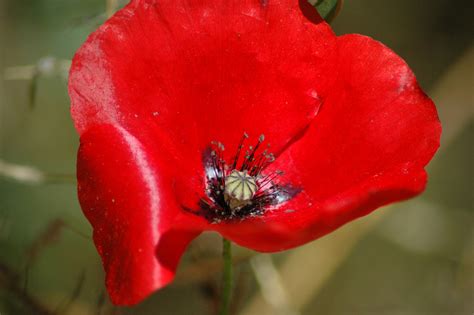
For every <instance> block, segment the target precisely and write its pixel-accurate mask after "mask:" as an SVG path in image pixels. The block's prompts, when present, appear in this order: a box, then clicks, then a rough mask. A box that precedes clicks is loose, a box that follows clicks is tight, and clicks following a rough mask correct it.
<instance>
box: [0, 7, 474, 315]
mask: <svg viewBox="0 0 474 315" xmlns="http://www.w3.org/2000/svg"><path fill="white" fill-rule="evenodd" d="M114 2H115V1H113V0H0V314H2V315H7V314H8V315H13V314H41V312H43V314H176V315H180V314H215V309H216V303H217V301H218V287H219V280H220V270H221V265H220V263H221V262H220V249H221V245H220V240H219V238H218V237H217V236H216V235H213V234H205V235H203V236H202V237H200V238H199V239H198V240H196V241H195V242H193V243H192V244H191V246H190V248H189V250H188V251H187V253H186V255H185V257H184V259H183V260H182V262H181V264H180V268H179V271H178V275H177V278H176V281H175V282H174V283H173V284H172V285H171V286H169V287H167V288H165V289H163V290H161V291H159V292H157V293H156V294H154V295H153V296H152V297H150V298H149V299H147V300H146V301H145V302H143V303H142V304H140V305H138V306H136V307H134V308H118V307H113V306H112V305H111V304H110V302H109V301H108V298H107V296H106V294H105V291H104V285H103V277H104V275H103V272H102V267H101V263H100V260H99V257H98V255H97V253H96V251H95V248H94V246H93V244H92V240H91V238H90V235H91V229H90V226H89V224H88V223H87V221H86V220H85V218H84V217H83V215H82V213H81V210H80V208H79V205H78V202H77V198H76V192H75V184H74V172H75V155H76V149H77V146H78V137H77V135H76V133H75V131H74V129H73V127H72V123H71V120H70V116H69V112H68V106H69V99H68V95H67V90H66V78H67V69H68V66H69V61H68V60H70V59H71V58H72V56H73V54H74V51H75V50H76V49H77V48H78V47H79V46H80V45H81V43H82V42H83V41H84V40H85V38H86V36H87V35H88V34H89V33H90V32H92V31H93V30H94V29H95V28H96V27H97V26H98V25H99V24H100V23H102V22H103V21H104V19H105V18H106V16H107V14H110V12H111V11H113V9H114V8H113V7H111V6H110V5H111V4H112V5H113V3H114ZM107 4H108V5H109V6H107ZM123 4H124V1H122V3H120V2H119V3H118V5H119V6H120V5H123ZM473 16H474V12H473V9H472V1H471V0H459V1H452V0H420V1H412V0H398V1H380V0H357V1H351V0H347V1H346V2H345V6H344V8H343V10H342V12H341V14H340V15H339V16H338V17H337V18H336V20H335V21H334V22H333V23H332V25H333V27H334V29H335V31H336V33H338V34H346V33H362V34H366V35H370V36H372V37H374V38H375V39H378V40H380V41H382V42H383V43H385V44H386V45H388V46H389V47H391V48H392V49H394V50H395V51H396V52H397V53H398V54H400V55H401V56H402V57H403V58H404V59H405V60H406V61H407V62H408V64H409V65H410V66H411V67H412V69H413V70H414V72H415V73H416V75H417V77H418V79H419V82H420V84H421V86H422V87H423V88H424V89H425V90H426V91H427V92H428V94H429V95H430V96H432V98H433V99H434V101H435V103H436V104H437V107H438V110H439V114H440V117H441V121H442V123H443V127H444V130H443V131H444V133H443V138H442V146H441V149H440V151H439V152H438V154H437V155H436V157H435V158H434V160H433V161H432V163H431V164H430V166H429V168H428V172H429V174H430V180H429V184H428V189H427V191H426V192H425V193H424V194H423V195H422V196H421V197H419V198H416V199H413V200H410V201H407V202H403V203H400V204H397V205H394V206H389V207H385V208H384V209H380V210H378V211H376V212H375V213H373V214H371V215H370V216H368V217H365V218H362V219H360V220H357V221H356V222H353V223H350V224H348V225H346V226H345V227H343V228H341V229H339V230H338V231H336V232H335V233H333V234H331V235H328V236H326V237H324V238H323V239H321V240H318V241H315V242H312V243H310V244H307V245H305V246H303V247H300V248H297V249H294V250H290V251H286V252H283V253H278V254H274V255H257V254H256V253H254V252H252V251H249V250H246V249H242V248H237V249H236V253H235V260H236V262H235V266H236V269H235V271H236V288H235V297H234V302H235V303H234V306H233V310H234V314H239V315H254V314H255V315H257V314H258V315H261V314H277V315H283V314H292V315H297V314H301V315H312V314H322V315H333V314H334V315H339V314H342V315H345V314H347V315H348V314H381V315H436V314H439V315H461V314H466V315H469V314H473V312H474V302H473V301H474V230H473V226H474V225H473V222H474V215H473V213H474V212H473V211H474V210H473V178H474V174H473V161H474V157H473V151H474V150H473V136H474V133H473V132H474V129H473V126H474V125H473V111H474V109H473V98H474V94H473V84H474V81H473V70H474V67H473V65H474V49H473V45H472V44H473V41H472V38H473V30H474V28H473V18H472V17H473Z"/></svg>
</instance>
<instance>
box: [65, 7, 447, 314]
mask: <svg viewBox="0 0 474 315" xmlns="http://www.w3.org/2000/svg"><path fill="white" fill-rule="evenodd" d="M69 92H70V96H71V101H72V109H71V111H72V116H73V119H74V122H75V125H76V128H77V130H78V132H79V134H80V136H81V145H80V149H79V155H78V165H77V176H78V191H79V199H80V203H81V206H82V209H83V211H84V213H85V215H86V216H87V218H88V219H89V221H90V222H91V224H92V226H93V228H94V241H95V244H96V246H97V249H98V251H99V253H100V255H101V257H102V260H103V264H104V268H105V271H106V273H107V280H106V282H107V288H108V290H109V293H110V296H111V298H112V301H113V302H114V303H116V304H127V305H130V304H135V303H138V302H139V301H140V300H142V299H143V298H145V297H146V296H148V295H149V294H150V293H151V292H153V291H154V290H156V289H158V288H160V287H163V286H165V285H166V284H168V283H169V282H170V281H171V280H172V279H173V276H174V273H175V270H176V267H177V264H178V261H179V259H180V256H181V255H182V253H183V251H184V250H185V248H186V246H187V245H188V243H189V242H190V241H191V240H192V239H194V238H195V237H196V236H197V235H199V234H200V233H201V232H202V231H205V230H211V231H217V232H219V233H221V234H222V235H223V236H224V237H226V238H229V239H231V240H233V241H234V242H236V243H238V244H240V245H242V246H245V247H248V248H251V249H254V250H257V251H261V252H274V251H280V250H285V249H288V248H292V247H295V246H298V245H301V244H304V243H306V242H309V241H311V240H314V239H316V238H318V237H321V236H323V235H325V234H327V233H329V232H331V231H333V230H334V229H336V228H338V227H340V226H341V225H343V224H344V223H347V222H349V221H351V220H353V219H355V218H358V217H360V216H363V215H366V214H368V213H369V212H371V211H372V210H374V209H376V208H377V207H380V206H382V205H385V204H388V203H390V202H394V201H398V200H403V199H407V198H409V197H412V196H415V195H417V194H418V193H420V192H421V191H422V190H423V189H424V187H425V183H426V173H425V171H424V166H425V165H426V164H427V163H428V162H429V160H430V159H431V158H432V156H433V154H434V153H435V151H436V149H437V147H438V144H439V137H440V123H439V121H438V117H437V113H436V109H435V107H434V105H433V103H432V101H431V100H430V99H429V98H428V97H427V96H426V95H425V94H424V93H423V91H422V90H421V89H420V87H419V86H418V84H417V82H416V80H415V77H414V75H413V73H412V72H411V70H410V69H409V68H408V66H407V65H406V63H405V62H404V61H403V60H402V59H401V58H400V57H398V56H397V55H396V54H395V53H393V52H392V51H391V50H390V49H388V48H387V47H385V46H383V45H382V44H381V43H379V42H377V41H374V40H372V39H370V38H367V37H364V36H361V35H345V36H339V37H337V36H335V34H334V33H333V31H332V30H331V28H330V27H329V26H328V25H327V24H326V23H325V22H324V21H322V20H321V19H320V17H319V16H318V15H317V13H316V11H315V10H314V8H312V7H311V6H310V5H308V4H306V2H305V1H297V0H267V1H263V0H260V1H258V0H235V1H234V0H209V1H194V0H193V1H190V0H186V1H184V0H173V1H171V0H161V1H158V0H134V1H131V3H130V4H128V5H127V6H126V7H125V8H124V9H123V10H121V11H119V12H118V13H117V14H116V15H115V16H114V17H112V18H111V19H110V20H108V21H107V22H106V23H105V24H104V25H103V26H102V27H100V28H99V29H98V30H97V31H96V32H94V33H93V34H92V35H91V36H90V37H89V38H88V39H87V41H86V43H85V44H84V45H83V46H82V47H81V48H80V49H79V51H78V52H77V54H76V56H75V57H74V61H73V64H72V68H71V73H70V81H69ZM268 144H271V146H268ZM239 152H240V155H238V153H239Z"/></svg>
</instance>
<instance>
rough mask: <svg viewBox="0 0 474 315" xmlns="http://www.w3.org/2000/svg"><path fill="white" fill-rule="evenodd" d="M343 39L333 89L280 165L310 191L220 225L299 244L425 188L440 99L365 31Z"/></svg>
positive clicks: (239, 238) (230, 231) (274, 244)
mask: <svg viewBox="0 0 474 315" xmlns="http://www.w3.org/2000/svg"><path fill="white" fill-rule="evenodd" d="M338 40H339V49H338V50H339V59H338V64H339V68H338V71H337V72H336V71H335V73H334V74H335V75H337V78H338V79H337V83H336V85H335V86H334V87H333V90H332V93H330V95H329V96H328V98H327V99H325V101H324V105H323V107H322V109H321V111H320V113H319V115H318V116H317V117H316V119H315V120H314V122H313V124H312V125H311V127H310V128H309V129H308V131H307V132H306V133H305V135H304V137H303V138H302V139H301V140H300V141H298V142H296V143H294V144H293V145H292V146H291V147H290V148H289V149H288V150H286V151H285V152H284V153H283V154H282V155H281V156H280V157H279V159H278V160H277V161H276V163H274V164H273V165H272V168H273V169H282V170H284V171H285V175H284V176H283V179H284V181H288V182H290V183H292V184H293V185H295V186H297V187H299V188H301V189H302V191H301V192H300V193H299V194H298V195H297V196H296V197H295V198H294V199H292V200H290V201H289V202H287V203H285V204H283V205H282V206H281V207H280V208H279V209H277V210H274V211H271V212H268V213H267V215H265V216H264V217H262V218H253V219H251V220H247V221H246V222H244V223H243V224H239V225H238V226H237V225H230V224H227V225H226V224H224V225H222V226H218V227H217V229H218V230H219V231H221V232H222V233H223V234H224V235H226V236H227V237H230V238H232V239H233V240H234V241H236V242H237V243H239V244H241V245H244V246H246V247H250V248H254V249H256V250H260V251H276V250H282V249H287V248H290V247H294V246H298V245H301V244H303V243H306V242H308V241H311V240H313V239H316V238H318V237H320V236H322V235H324V234H326V233H329V232H330V231H332V230H334V229H336V228H337V227H339V226H341V225H342V224H344V223H346V222H348V221H351V220H353V219H355V218H357V217H360V216H363V215H366V214H368V213H369V212H371V211H372V210H374V209H375V208H377V207H380V206H382V205H385V204H388V203H390V202H394V201H398V200H402V199H406V198H409V197H412V196H414V195H417V194H418V193H420V192H421V191H422V190H423V189H424V187H425V183H426V174H425V171H424V170H423V168H424V166H425V165H426V164H427V163H428V162H429V160H430V159H431V158H432V157H433V155H434V153H435V151H436V150H437V148H438V146H439V138H440V132H441V126H440V123H439V120H438V117H437V113H436V109H435V107H434V105H433V103H432V101H431V100H430V99H429V98H428V97H427V96H426V95H425V94H424V93H423V91H421V89H420V88H419V86H418V84H417V82H416V80H415V77H414V75H413V73H412V72H411V70H410V69H409V68H408V66H407V65H406V64H405V62H404V61H403V60H402V59H401V58H400V57H398V56H397V55H396V54H395V53H393V52H392V51H391V50H390V49H388V48H386V47H385V46H383V45H382V44H380V43H379V42H376V41H374V40H372V39H370V38H367V37H363V36H360V35H348V36H343V37H340V38H339V39H338Z"/></svg>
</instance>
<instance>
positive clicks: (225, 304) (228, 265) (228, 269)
mask: <svg viewBox="0 0 474 315" xmlns="http://www.w3.org/2000/svg"><path fill="white" fill-rule="evenodd" d="M222 258H224V273H223V275H222V295H221V309H220V312H219V315H229V309H230V299H231V296H232V243H231V242H230V241H229V240H226V239H225V238H223V239H222Z"/></svg>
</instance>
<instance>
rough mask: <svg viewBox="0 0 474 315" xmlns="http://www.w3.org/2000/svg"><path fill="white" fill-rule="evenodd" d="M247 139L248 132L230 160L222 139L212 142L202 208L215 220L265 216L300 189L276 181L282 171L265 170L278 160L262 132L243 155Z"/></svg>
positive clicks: (208, 153)
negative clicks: (263, 147) (271, 151)
mask: <svg viewBox="0 0 474 315" xmlns="http://www.w3.org/2000/svg"><path fill="white" fill-rule="evenodd" d="M247 139H248V135H247V134H246V133H244V135H243V137H242V139H241V140H240V143H239V146H238V147H237V152H236V153H235V155H234V156H233V158H232V159H231V161H230V163H228V162H227V161H226V159H225V158H224V151H225V148H224V145H223V144H222V143H220V142H212V143H211V147H210V148H209V150H207V151H206V153H205V156H204V166H205V170H206V196H205V197H203V198H202V199H201V201H200V207H201V210H202V212H203V215H204V216H205V217H206V218H207V219H208V220H209V221H211V222H220V221H222V220H231V219H245V218H247V217H250V216H259V215H262V214H263V213H264V212H265V211H266V210H268V209H269V208H270V207H271V206H275V205H277V204H279V203H282V202H284V201H287V200H288V199H290V198H292V197H293V196H294V195H296V194H297V193H298V192H299V190H298V189H296V188H294V187H292V186H291V185H281V184H279V183H277V182H276V179H277V178H278V177H280V176H282V175H283V172H282V171H273V172H266V171H265V169H266V168H267V166H268V165H270V164H271V163H272V162H273V161H274V160H275V157H274V156H273V154H272V153H269V152H268V148H269V145H267V148H265V149H262V143H263V141H264V140H265V137H264V136H263V135H261V136H260V137H259V138H258V141H257V143H256V144H255V145H254V146H248V147H247V148H246V149H245V154H243V151H244V148H245V142H246V140H247Z"/></svg>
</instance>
